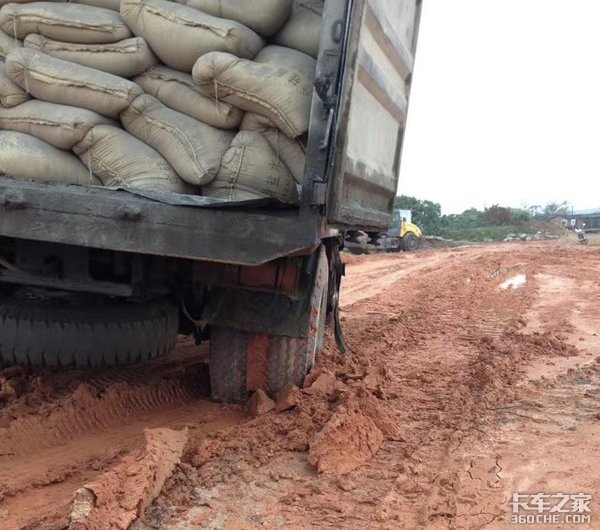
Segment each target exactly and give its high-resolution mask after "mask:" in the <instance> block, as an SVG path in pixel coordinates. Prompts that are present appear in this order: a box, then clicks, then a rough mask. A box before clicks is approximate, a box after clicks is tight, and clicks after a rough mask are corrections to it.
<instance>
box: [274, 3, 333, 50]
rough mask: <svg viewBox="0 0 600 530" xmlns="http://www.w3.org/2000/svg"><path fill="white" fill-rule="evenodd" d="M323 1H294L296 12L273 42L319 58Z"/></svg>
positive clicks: (293, 12) (294, 11)
mask: <svg viewBox="0 0 600 530" xmlns="http://www.w3.org/2000/svg"><path fill="white" fill-rule="evenodd" d="M322 15H323V0H294V10H293V11H292V16H291V17H290V19H289V20H288V22H287V23H286V24H285V26H283V28H281V31H279V33H277V34H276V35H275V36H274V37H273V42H274V43H275V44H279V45H281V46H287V47H288V48H294V49H295V50H299V51H301V52H304V53H307V54H308V55H310V56H311V57H314V58H315V59H316V58H317V55H318V54H319V39H320V35H321V19H322Z"/></svg>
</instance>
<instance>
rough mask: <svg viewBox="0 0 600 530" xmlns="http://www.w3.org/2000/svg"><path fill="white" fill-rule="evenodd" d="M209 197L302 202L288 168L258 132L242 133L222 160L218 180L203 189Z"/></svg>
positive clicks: (288, 202) (234, 199) (289, 202)
mask: <svg viewBox="0 0 600 530" xmlns="http://www.w3.org/2000/svg"><path fill="white" fill-rule="evenodd" d="M202 192H203V194H204V195H206V196H207V197H217V198H220V199H226V200H230V201H242V200H250V199H260V198H267V197H273V198H277V199H279V200H280V201H282V202H284V203H287V204H297V203H298V202H299V200H300V199H299V195H298V188H297V186H296V182H295V181H294V177H293V176H292V174H291V173H290V171H289V169H288V168H287V167H286V165H285V164H284V163H283V162H282V161H281V160H280V159H279V158H278V157H277V155H276V153H275V151H273V149H272V148H271V146H270V145H269V143H268V142H267V140H266V139H265V138H264V137H263V136H262V134H260V133H259V132H252V131H242V132H240V133H239V134H238V135H237V136H236V137H235V139H234V140H233V142H232V143H231V147H230V148H229V149H228V150H227V152H226V153H225V155H224V156H223V161H222V162H221V168H220V169H219V173H218V175H217V178H215V179H214V180H213V181H212V182H211V183H210V184H209V185H208V186H205V187H204V188H202Z"/></svg>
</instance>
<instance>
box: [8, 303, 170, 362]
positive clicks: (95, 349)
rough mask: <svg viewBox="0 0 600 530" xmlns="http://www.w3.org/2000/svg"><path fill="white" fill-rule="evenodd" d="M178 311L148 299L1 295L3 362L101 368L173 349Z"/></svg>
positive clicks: (161, 353)
mask: <svg viewBox="0 0 600 530" xmlns="http://www.w3.org/2000/svg"><path fill="white" fill-rule="evenodd" d="M178 325H179V312H178V308H177V306H176V305H174V304H171V303H170V302H169V301H166V300H158V301H151V302H147V303H127V302H118V303H116V302H106V303H97V302H96V303H93V302H90V301H87V300H77V299H75V300H69V299H66V300H65V299H63V300H60V299H59V300H57V299H49V300H43V299H42V300H39V299H38V300H31V299H19V298H14V297H8V296H5V297H2V298H0V366H10V365H25V366H34V367H69V366H73V367H82V368H85V367H97V366H114V365H120V364H128V363H133V362H137V361H145V360H148V359H153V358H155V357H160V356H162V355H166V354H167V353H169V352H170V351H171V350H172V349H173V348H174V347H175V342H176V340H177V331H178Z"/></svg>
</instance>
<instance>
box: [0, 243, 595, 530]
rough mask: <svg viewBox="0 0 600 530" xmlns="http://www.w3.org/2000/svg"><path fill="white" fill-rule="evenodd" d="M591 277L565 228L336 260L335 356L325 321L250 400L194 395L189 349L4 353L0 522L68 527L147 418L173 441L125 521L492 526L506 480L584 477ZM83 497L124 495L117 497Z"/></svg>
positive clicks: (134, 453) (126, 456)
mask: <svg viewBox="0 0 600 530" xmlns="http://www.w3.org/2000/svg"><path fill="white" fill-rule="evenodd" d="M516 274H525V275H526V277H527V283H526V285H525V286H524V287H522V288H520V289H513V290H510V289H509V290H502V289H500V288H499V285H500V284H501V283H502V282H503V281H505V280H507V279H508V278H510V277H512V276H514V275H516ZM598 278H600V249H598V248H594V247H590V248H587V249H586V248H579V247H576V246H569V245H565V244H563V243H562V242H552V243H534V244H508V245H492V246H481V247H472V248H462V249H446V250H440V251H427V252H421V253H417V254H412V255H405V254H400V255H391V256H390V255H388V256H384V255H380V256H369V257H361V258H360V259H357V258H352V259H351V263H350V264H349V265H348V277H347V278H346V282H345V286H344V291H343V293H342V306H343V312H342V319H343V326H344V329H345V331H346V341H347V345H348V349H349V353H348V355H346V356H343V355H341V354H339V353H338V352H337V350H336V349H335V347H334V344H333V341H332V339H331V337H328V339H327V343H326V349H325V352H324V354H323V355H322V356H321V357H320V358H319V359H318V362H317V366H316V368H315V370H314V372H313V373H312V374H311V375H310V376H309V379H308V380H307V384H306V385H305V388H304V389H298V388H294V387H290V388H288V389H285V390H284V391H283V392H282V393H281V394H280V395H279V396H272V397H274V398H275V403H272V402H270V401H268V400H266V399H262V400H260V402H259V400H258V398H255V399H256V400H257V403H256V404H257V405H259V404H262V405H264V404H265V403H266V404H268V406H267V407H266V408H265V407H262V406H261V407H260V411H259V410H258V408H259V407H258V406H257V410H255V411H252V412H253V413H252V414H249V413H248V411H247V410H245V409H243V408H242V407H232V406H223V405H218V404H214V403H210V402H209V401H207V400H206V399H203V398H202V393H203V392H204V393H205V392H206V391H207V382H206V374H205V369H204V368H202V366H203V365H202V363H203V362H205V360H206V356H205V353H203V350H200V351H196V350H194V349H193V348H190V347H188V348H187V350H186V351H183V350H182V349H180V351H179V352H178V353H176V354H175V356H174V357H170V358H168V359H166V360H164V361H161V363H162V364H157V363H150V365H147V366H144V367H139V368H136V369H128V370H116V371H114V370H113V371H110V372H96V373H95V374H92V375H90V374H85V373H83V372H79V373H68V374H60V373H48V372H39V373H30V372H28V371H23V370H15V369H12V370H4V371H2V372H0V426H1V427H0V428H1V429H2V437H1V438H0V448H1V449H0V453H2V455H0V464H1V467H0V528H3V529H4V528H6V529H13V528H35V529H37V528H47V529H50V528H64V527H65V526H67V525H68V516H69V513H70V509H71V503H72V500H73V495H74V494H75V492H76V491H77V490H79V488H81V487H83V486H84V485H86V484H95V483H96V481H100V483H103V481H104V480H106V479H105V477H112V476H117V475H119V473H120V471H119V470H122V469H124V468H123V467H122V466H123V465H124V463H125V465H126V467H127V468H129V467H134V468H135V469H136V473H137V471H138V468H139V472H140V473H144V469H147V468H144V466H143V465H140V464H139V462H138V461H137V460H136V458H138V457H139V456H140V455H143V454H145V453H144V434H143V433H144V428H148V427H149V428H156V427H169V428H172V429H176V430H179V431H180V430H183V429H184V428H187V429H188V443H187V446H186V449H185V450H184V451H183V453H182V455H181V462H180V463H178V464H177V463H175V464H174V462H176V461H177V458H175V459H174V460H173V459H171V458H170V456H169V457H166V460H165V461H166V462H169V465H168V466H167V467H168V468H169V469H168V470H167V471H170V468H171V467H173V473H172V475H171V476H170V477H169V478H167V479H166V481H165V483H164V486H163V487H162V492H161V493H160V494H159V495H158V497H157V498H156V499H155V500H154V502H152V503H151V505H150V506H149V507H148V508H147V509H146V510H145V512H144V513H143V515H142V516H141V517H137V515H138V514H139V513H141V511H142V508H143V507H144V506H145V504H147V500H148V499H151V498H152V497H154V495H155V493H156V492H157V491H158V489H159V486H158V483H160V481H158V483H157V484H155V486H154V487H153V488H150V489H149V490H148V492H149V493H148V495H147V496H146V495H145V494H142V493H140V490H138V493H136V494H135V495H134V498H135V499H144V500H142V501H140V502H141V504H140V503H138V504H136V503H135V502H134V503H133V504H132V505H131V506H133V508H132V510H131V511H126V512H127V513H128V514H129V515H127V516H126V519H125V520H126V521H128V522H130V521H132V520H133V519H134V516H133V514H135V517H136V518H137V520H136V522H135V524H134V528H135V529H136V530H141V529H150V528H164V529H166V530H169V529H181V528H192V529H196V528H224V529H241V528H244V529H246V528H248V529H249V528H267V529H270V528H313V527H332V528H348V529H355V528H377V529H380V528H390V529H392V528H393V529H398V528H406V529H409V530H414V529H416V528H431V529H438V528H452V529H471V528H473V529H475V528H486V529H488V528H489V529H495V528H508V527H509V526H510V521H509V519H510V512H509V506H508V500H509V499H510V495H511V493H512V492H529V491H535V492H537V491H545V492H549V493H556V492H559V491H567V490H568V491H577V492H579V491H584V492H589V493H597V492H598V491H600V478H599V477H598V475H597V474H594V473H592V471H591V470H593V469H596V468H598V466H599V465H600V460H599V457H598V455H599V454H600V421H599V420H598V410H600V392H599V391H598V388H600V362H596V361H595V359H596V358H597V357H598V356H599V352H600V338H599V336H600V328H599V326H600V281H599V279H598ZM259 364H260V363H259ZM255 375H256V380H257V381H260V379H261V377H264V375H263V376H261V374H260V373H259V372H258V371H257V372H256V374H255ZM273 407H275V408H274V409H273ZM259 412H260V413H259ZM167 454H169V455H170V453H169V452H168V451H167ZM574 454H576V455H577V458H576V459H574V458H573V455H574ZM142 461H144V459H142ZM172 464H174V465H172ZM166 474H168V473H161V476H165V475H166ZM133 476H134V480H135V476H136V474H135V473H134V475H133ZM142 489H143V488H142ZM113 493H115V492H111V494H113ZM596 497H597V495H596ZM599 501H600V499H598V498H595V499H594V501H593V502H592V506H591V508H592V510H593V513H594V515H595V517H596V519H597V518H598V517H600V505H599ZM96 504H97V506H95V508H96V509H98V510H100V511H103V513H105V515H106V516H107V517H109V518H110V517H117V519H118V514H119V513H122V507H123V506H122V504H121V501H120V500H119V497H118V495H116V496H115V495H112V496H110V495H109V496H108V497H107V498H106V500H104V501H101V502H100V503H96ZM126 504H127V506H130V504H129V503H126ZM134 505H135V506H134ZM117 522H118V521H117ZM119 524H121V523H119ZM593 524H594V523H591V524H590V525H580V526H579V527H580V528H594V526H593ZM596 524H597V521H596ZM90 527H93V525H92V526H90ZM117 528H118V526H117Z"/></svg>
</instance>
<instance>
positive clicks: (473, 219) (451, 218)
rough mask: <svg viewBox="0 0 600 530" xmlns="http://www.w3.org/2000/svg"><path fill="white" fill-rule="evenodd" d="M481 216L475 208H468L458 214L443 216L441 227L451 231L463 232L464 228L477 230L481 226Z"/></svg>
mask: <svg viewBox="0 0 600 530" xmlns="http://www.w3.org/2000/svg"><path fill="white" fill-rule="evenodd" d="M481 214H482V212H480V211H479V210H477V209H475V208H469V209H468V210H465V211H464V212H463V213H460V214H451V215H445V216H444V217H443V225H444V226H445V227H446V228H449V229H451V230H463V229H465V228H477V227H478V226H481V225H482V220H481Z"/></svg>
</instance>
